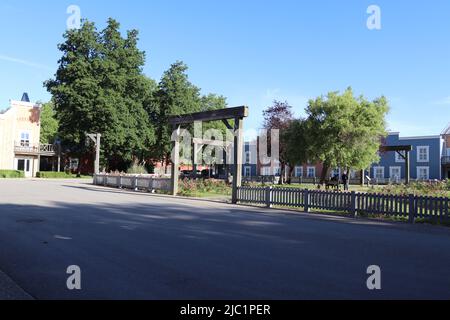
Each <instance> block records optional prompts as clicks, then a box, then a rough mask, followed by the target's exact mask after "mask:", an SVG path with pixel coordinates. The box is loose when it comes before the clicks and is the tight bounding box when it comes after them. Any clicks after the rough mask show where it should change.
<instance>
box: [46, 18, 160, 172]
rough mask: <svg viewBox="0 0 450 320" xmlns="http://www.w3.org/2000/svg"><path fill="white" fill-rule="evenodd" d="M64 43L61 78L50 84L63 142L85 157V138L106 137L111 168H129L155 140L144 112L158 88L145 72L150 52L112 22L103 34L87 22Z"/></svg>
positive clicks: (104, 148) (132, 33) (135, 34)
mask: <svg viewBox="0 0 450 320" xmlns="http://www.w3.org/2000/svg"><path fill="white" fill-rule="evenodd" d="M64 38H65V42H64V43H62V44H60V45H59V50H60V51H62V53H63V55H62V57H61V59H60V60H59V68H58V70H57V73H56V77H55V79H51V80H48V81H47V82H45V86H46V87H47V90H48V91H49V92H50V93H51V94H52V96H53V101H54V103H55V111H56V115H57V118H58V120H59V131H60V133H61V136H62V138H63V141H64V142H65V143H66V144H68V145H69V146H70V148H71V150H72V152H74V153H78V154H80V155H82V154H84V153H86V152H87V151H89V149H87V147H86V134H87V133H101V134H102V153H103V155H104V158H105V164H106V165H107V168H109V169H111V170H114V169H122V170H123V169H126V163H127V162H131V161H132V160H133V159H135V158H139V157H142V155H143V154H144V152H145V151H146V150H148V148H149V146H150V145H151V144H153V143H154V141H155V139H154V127H153V125H152V123H151V122H150V121H149V117H148V114H147V112H146V110H145V108H144V103H145V102H146V101H148V100H149V99H150V98H149V97H150V96H151V95H152V90H153V89H154V87H155V84H154V82H153V81H152V80H150V79H148V78H147V77H146V76H145V75H144V74H143V71H142V68H143V66H144V64H145V53H144V52H142V51H140V50H139V49H138V47H137V43H138V31H136V30H131V31H128V32H127V36H126V37H122V35H121V33H120V25H119V23H118V22H117V21H115V20H113V19H109V20H108V23H107V26H106V28H105V29H104V30H102V31H101V32H98V31H97V29H96V27H95V25H94V23H92V22H89V21H83V23H82V27H81V28H80V29H79V30H70V31H67V32H66V33H65V34H64Z"/></svg>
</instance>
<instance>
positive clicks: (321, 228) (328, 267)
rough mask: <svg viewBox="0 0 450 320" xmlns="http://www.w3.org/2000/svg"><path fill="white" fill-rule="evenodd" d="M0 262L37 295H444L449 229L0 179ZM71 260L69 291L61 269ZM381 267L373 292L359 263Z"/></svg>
mask: <svg viewBox="0 0 450 320" xmlns="http://www.w3.org/2000/svg"><path fill="white" fill-rule="evenodd" d="M0 243H1V245H0V270H2V271H3V272H4V273H5V274H7V275H8V276H9V277H10V278H11V279H13V280H14V282H15V283H16V284H17V285H18V286H20V287H21V288H22V289H23V290H25V292H27V293H29V294H30V295H31V296H32V297H34V298H37V299H57V298H63V299H80V298H82V299H84V298H86V299H106V298H111V299H322V298H331V299H384V298H401V299H408V298H414V299H415V298H430V299H431V298H434V299H448V298H450V250H449V248H450V229H447V228H443V227H434V226H424V225H408V224H402V223H382V222H373V221H366V220H354V219H347V218H336V217H323V216H315V215H308V214H293V213H290V212H284V211H277V210H266V209H260V208H249V207H239V206H233V205H228V204H224V203H216V202H208V201H195V200H186V199H174V198H170V197H162V196H155V195H148V194H136V193H132V192H124V191H120V190H115V189H107V188H102V187H94V186H92V185H91V184H89V181H75V180H73V181H57V180H52V181H39V180H0ZM71 265H77V266H79V267H80V268H81V286H82V288H81V290H73V291H71V290H68V288H67V285H66V281H67V278H68V277H69V275H68V274H67V273H66V270H67V268H68V267H69V266H71ZM371 265H377V266H380V268H381V286H382V288H381V290H374V291H370V290H368V288H367V284H366V282H367V279H368V277H369V275H368V274H367V268H368V267H369V266H371Z"/></svg>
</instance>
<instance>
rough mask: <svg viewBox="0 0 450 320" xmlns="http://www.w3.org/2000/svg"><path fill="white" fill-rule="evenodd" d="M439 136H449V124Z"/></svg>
mask: <svg viewBox="0 0 450 320" xmlns="http://www.w3.org/2000/svg"><path fill="white" fill-rule="evenodd" d="M441 135H443V136H446V135H450V123H449V124H448V126H447V127H446V128H445V129H444V131H442V133H441Z"/></svg>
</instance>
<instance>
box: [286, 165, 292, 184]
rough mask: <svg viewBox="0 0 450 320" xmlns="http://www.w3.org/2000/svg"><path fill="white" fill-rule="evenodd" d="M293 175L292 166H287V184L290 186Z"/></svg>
mask: <svg viewBox="0 0 450 320" xmlns="http://www.w3.org/2000/svg"><path fill="white" fill-rule="evenodd" d="M293 173H294V168H293V167H292V166H289V173H288V178H287V181H286V182H287V184H292V176H293Z"/></svg>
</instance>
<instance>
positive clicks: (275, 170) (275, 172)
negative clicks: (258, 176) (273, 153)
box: [273, 167, 281, 176]
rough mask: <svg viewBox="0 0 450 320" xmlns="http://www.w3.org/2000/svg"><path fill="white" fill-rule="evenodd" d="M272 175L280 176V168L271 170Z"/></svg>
mask: <svg viewBox="0 0 450 320" xmlns="http://www.w3.org/2000/svg"><path fill="white" fill-rule="evenodd" d="M273 175H274V176H281V167H275V168H273Z"/></svg>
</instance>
